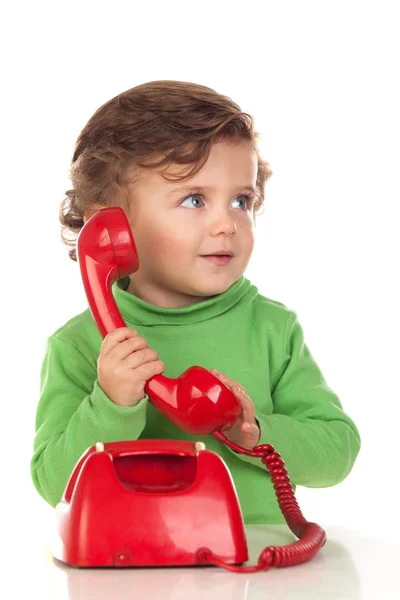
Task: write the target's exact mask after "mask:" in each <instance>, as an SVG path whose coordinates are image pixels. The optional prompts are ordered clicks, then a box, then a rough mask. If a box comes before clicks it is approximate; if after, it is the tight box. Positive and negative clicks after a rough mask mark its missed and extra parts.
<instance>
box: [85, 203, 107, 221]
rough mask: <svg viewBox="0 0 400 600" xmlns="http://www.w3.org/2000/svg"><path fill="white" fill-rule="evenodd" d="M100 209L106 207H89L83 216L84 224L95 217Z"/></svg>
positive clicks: (93, 205)
mask: <svg viewBox="0 0 400 600" xmlns="http://www.w3.org/2000/svg"><path fill="white" fill-rule="evenodd" d="M100 208H104V205H103V204H91V205H90V206H88V208H87V209H86V211H85V212H84V214H83V222H84V223H86V221H88V220H89V219H90V217H93V215H94V213H95V212H97V211H98V210H100Z"/></svg>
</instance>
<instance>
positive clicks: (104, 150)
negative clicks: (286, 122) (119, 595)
mask: <svg viewBox="0 0 400 600" xmlns="http://www.w3.org/2000/svg"><path fill="white" fill-rule="evenodd" d="M258 136H259V134H258V133H257V132H255V130H254V120H253V118H252V117H251V116H250V115H249V114H247V113H244V112H242V111H241V109H240V108H239V106H238V105H237V104H236V103H235V102H233V100H231V99H230V98H228V97H227V96H223V95H221V94H219V93H218V92H216V91H215V90H213V89H211V88H209V87H205V86H202V85H198V84H195V83H188V82H183V81H169V80H165V81H151V82H148V83H144V84H141V85H138V86H136V87H134V88H132V89H130V90H127V91H125V92H123V93H122V94H119V95H118V96H115V97H114V98H112V99H111V100H109V101H108V102H106V103H105V104H103V105H102V106H101V107H100V108H99V109H97V111H96V112H95V113H94V115H93V116H92V117H91V118H90V119H89V121H88V122H87V124H86V125H85V127H84V128H83V130H82V131H81V133H80V135H79V137H78V139H77V141H76V144H75V148H74V153H73V157H72V162H71V168H70V171H69V174H70V179H71V182H72V186H73V189H71V190H67V192H66V196H65V198H64V200H63V201H62V202H61V205H60V211H59V219H60V223H61V226H62V227H61V239H62V241H63V243H64V244H65V245H66V246H68V247H70V248H71V249H70V250H69V256H70V258H71V259H72V260H75V261H76V260H77V258H76V248H75V244H76V237H77V235H78V233H79V231H80V230H81V228H82V227H83V224H84V220H83V216H84V214H85V213H86V212H87V211H88V209H90V207H91V206H93V205H103V206H110V205H121V206H124V203H125V201H126V199H127V188H126V184H127V183H128V178H127V177H128V169H129V173H132V172H133V173H134V172H135V167H139V169H155V168H157V169H159V168H160V167H163V169H161V172H162V173H163V177H164V179H165V180H167V181H186V180H187V179H189V178H191V177H193V175H195V174H196V173H197V172H198V171H199V170H200V169H201V168H202V167H203V166H204V164H205V163H206V161H207V159H208V156H209V154H210V150H211V147H212V145H213V144H214V143H215V142H217V141H220V140H222V139H231V140H243V139H244V140H247V141H249V142H250V143H251V145H252V147H253V149H254V150H255V152H256V154H257V158H258V171H257V180H256V189H257V198H256V201H255V204H254V213H255V214H256V213H257V211H258V210H259V209H260V208H261V207H262V206H263V203H264V185H265V183H266V181H267V180H268V179H269V177H270V176H271V175H272V171H271V170H270V168H269V164H268V163H267V162H266V161H264V160H263V159H262V158H261V156H260V152H259V149H258V147H257V140H258ZM157 158H158V159H159V160H157ZM172 164H175V165H176V164H181V165H193V167H192V169H189V170H188V169H187V168H186V169H183V170H182V171H181V172H179V175H178V177H174V178H172V177H167V176H166V175H165V174H164V173H165V171H166V170H167V169H168V167H169V166H170V165H172ZM132 167H133V169H132ZM136 171H138V169H136ZM133 176H134V175H133ZM132 180H133V179H132V176H131V178H130V179H129V182H130V183H132ZM126 208H128V209H129V207H128V206H126Z"/></svg>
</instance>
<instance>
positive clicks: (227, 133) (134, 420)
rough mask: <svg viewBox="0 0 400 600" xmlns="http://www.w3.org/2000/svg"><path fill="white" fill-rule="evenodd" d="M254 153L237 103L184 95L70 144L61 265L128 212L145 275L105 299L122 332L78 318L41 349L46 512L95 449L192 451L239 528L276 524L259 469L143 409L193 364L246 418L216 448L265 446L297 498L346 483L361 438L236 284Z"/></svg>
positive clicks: (284, 315) (155, 95) (128, 112)
mask: <svg viewBox="0 0 400 600" xmlns="http://www.w3.org/2000/svg"><path fill="white" fill-rule="evenodd" d="M257 140H258V134H257V133H256V132H255V130H254V121H253V118H252V117H251V116H250V115H249V114H247V113H244V112H242V111H241V109H240V107H239V106H238V105H237V104H236V103H235V102H233V101H232V100H231V99H230V98H228V97H226V96H223V95H221V94H219V93H218V92H216V91H214V90H213V89H210V88H208V87H204V86H201V85H196V84H194V83H186V82H180V81H153V82H149V83H145V84H142V85H139V86H137V87H134V88H133V89H130V90H128V91H126V92H124V93H122V94H120V95H118V96H116V97H115V98H113V99H111V100H109V101H108V102H107V103H105V104H104V105H103V106H101V107H100V108H99V109H98V110H97V111H96V112H95V113H94V115H93V116H92V117H91V118H90V119H89V121H88V123H87V124H86V126H85V127H84V129H83V130H82V132H81V134H80V135H79V138H78V140H77V143H76V146H75V150H74V154H73V158H72V166H71V171H70V177H71V181H72V189H71V190H68V191H67V193H66V198H65V199H64V201H63V202H62V204H61V208H60V220H61V224H62V238H63V240H64V242H65V243H66V245H68V246H69V247H70V252H69V255H70V257H71V259H73V260H76V249H75V240H76V235H77V234H78V233H79V231H80V229H81V228H82V226H83V225H84V223H85V222H86V221H87V220H88V219H89V218H90V217H91V216H92V215H93V214H94V213H95V212H96V211H97V210H99V209H101V208H104V207H106V206H121V207H122V208H123V209H124V211H125V213H126V215H127V217H128V219H129V223H130V226H131V228H132V233H133V236H134V239H135V243H136V247H137V251H138V257H139V269H138V270H137V271H136V272H135V273H133V274H131V275H130V276H128V277H125V278H122V279H120V280H119V281H117V282H116V283H115V284H114V285H113V295H114V297H115V300H116V303H117V305H118V308H119V310H120V312H121V314H122V317H123V319H124V321H125V323H126V325H127V326H126V327H121V328H118V329H116V330H114V331H113V332H111V333H109V334H108V335H107V336H106V337H105V338H104V340H103V339H102V337H101V336H100V333H99V331H98V330H97V327H96V325H95V324H94V321H93V318H92V316H91V313H90V311H89V309H87V310H85V311H84V312H83V313H81V314H79V315H77V316H75V317H73V318H71V319H70V320H69V321H68V322H67V323H66V324H65V325H63V326H62V327H60V328H59V329H58V330H57V331H55V332H54V333H53V335H51V336H50V337H49V339H48V341H47V346H46V352H45V356H44V360H43V365H42V370H41V393H40V398H39V403H38V407H37V413H36V435H35V440H34V454H33V457H32V462H31V471H32V478H33V482H34V484H35V486H36V488H37V490H38V492H39V493H40V494H41V495H42V497H43V498H44V499H45V500H46V501H47V502H48V503H50V504H51V505H52V506H55V505H56V504H57V503H58V502H59V501H60V499H61V496H62V493H63V491H64V488H65V486H66V483H67V481H68V478H69V476H70V474H71V472H72V470H73V468H74V466H75V464H76V462H77V461H78V459H79V457H80V456H81V455H82V454H83V452H84V451H85V450H86V449H87V448H88V447H89V446H91V445H92V444H95V443H96V442H98V441H101V442H107V441H118V440H135V439H144V438H146V439H175V440H179V439H181V440H193V441H196V440H197V439H198V440H201V441H203V442H204V443H205V445H206V447H207V449H209V450H212V451H214V452H216V453H217V454H219V455H220V456H221V457H222V458H223V460H224V461H225V463H226V465H227V466H228V468H229V471H230V473H231V475H232V478H233V481H234V483H235V487H236V490H237V493H238V496H239V500H240V505H241V508H242V512H243V517H244V521H245V523H249V524H250V523H285V520H284V518H283V515H282V514H281V512H280V509H279V506H278V504H277V500H276V497H275V492H274V489H273V486H272V483H271V479H270V477H268V475H267V473H266V469H265V466H264V465H263V464H262V463H261V461H260V460H259V459H258V458H253V457H248V456H245V455H242V454H239V453H237V452H235V451H233V450H231V449H229V448H228V447H226V446H224V445H221V444H220V443H219V442H218V441H217V440H216V439H215V438H214V437H212V436H211V435H210V436H202V437H200V438H196V436H193V435H189V434H187V433H185V432H184V431H181V430H180V429H179V428H178V427H176V426H175V425H174V424H173V423H171V422H170V421H169V420H168V419H166V418H165V417H164V416H163V415H161V414H160V413H159V412H158V411H157V410H156V409H155V408H154V407H153V406H152V404H151V403H150V402H149V398H148V396H147V394H146V393H145V392H144V387H145V384H146V381H147V380H149V379H150V378H151V377H153V376H154V375H158V374H160V373H163V374H164V375H165V376H166V377H172V378H175V377H178V376H179V375H180V374H181V373H182V372H183V371H185V370H186V369H188V368H189V367H190V366H192V365H199V366H202V367H204V368H206V369H209V370H211V372H213V373H214V374H215V375H216V376H217V377H219V378H220V380H221V381H222V382H223V383H225V384H226V385H227V386H228V387H229V388H230V389H231V391H232V393H234V394H235V396H236V397H237V399H238V400H239V402H240V404H241V407H242V412H241V414H240V416H239V417H238V419H237V421H236V422H235V423H234V424H233V425H232V427H230V429H228V430H225V431H224V435H226V437H227V438H228V439H229V440H231V441H233V442H235V443H237V444H239V445H241V446H243V447H244V448H247V449H251V448H254V446H256V445H257V444H272V445H273V446H274V448H275V449H276V451H277V452H279V453H280V454H281V456H282V459H283V460H284V461H285V466H286V468H287V470H288V474H289V477H290V479H291V482H292V484H293V487H294V489H296V485H302V486H308V487H328V486H333V485H336V484H338V483H340V482H341V481H343V479H344V478H345V477H347V475H348V474H349V473H350V471H351V469H352V467H353V465H354V462H355V460H356V457H357V455H358V452H359V449H360V436H359V432H358V430H357V428H356V426H355V424H354V422H353V421H352V420H351V418H350V417H349V416H348V415H347V414H346V413H345V412H344V411H343V408H342V404H341V402H340V400H339V398H338V397H337V395H336V394H335V393H334V392H333V391H332V390H331V389H330V388H329V387H328V385H327V383H326V381H325V379H324V376H323V374H322V373H321V370H320V369H319V367H318V365H317V364H316V362H315V360H314V358H313V356H312V355H311V353H310V351H309V349H308V347H307V345H306V344H305V343H304V334H303V330H302V327H301V325H300V323H299V321H298V318H297V314H296V312H294V311H292V310H290V309H289V308H287V307H286V306H285V305H284V304H282V303H281V302H278V301H276V300H272V299H270V298H267V297H265V296H263V295H261V294H260V293H259V292H258V289H257V287H256V286H255V285H253V284H252V283H251V282H250V281H249V280H248V279H247V278H246V277H245V276H244V272H245V270H246V267H247V265H248V264H249V261H250V258H251V254H252V251H253V248H254V236H255V223H256V217H257V216H258V213H259V210H260V209H261V208H262V207H263V203H264V188H265V184H266V182H267V180H268V178H269V177H270V175H271V170H270V168H269V165H268V163H267V162H266V161H264V160H263V159H262V157H261V156H260V151H259V149H258V146H257ZM215 369H218V372H217V371H216V370H215Z"/></svg>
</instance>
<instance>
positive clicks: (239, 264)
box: [129, 141, 257, 308]
mask: <svg viewBox="0 0 400 600" xmlns="http://www.w3.org/2000/svg"><path fill="white" fill-rule="evenodd" d="M179 169H182V166H181V165H174V167H173V168H172V167H170V169H169V171H168V176H169V175H170V174H174V175H175V174H177V173H178V172H179ZM256 178H257V155H256V153H255V152H254V150H253V149H252V148H251V146H250V145H249V144H248V143H247V142H245V141H240V142H239V143H232V142H229V141H221V142H218V143H217V144H214V146H213V147H212V149H211V153H210V156H209V158H208V160H207V162H206V164H205V165H204V167H203V168H202V169H201V170H200V171H199V172H198V173H196V175H194V176H193V177H192V178H191V179H190V180H187V181H185V182H179V181H178V182H168V181H165V180H164V179H163V177H162V176H161V174H159V173H158V172H157V171H154V170H149V171H144V174H143V176H142V177H141V178H140V179H139V181H137V182H135V183H133V184H132V185H130V186H129V199H130V201H131V207H132V208H131V219H130V222H131V226H132V232H133V236H134V238H135V242H136V246H137V251H138V255H139V265H140V267H139V270H138V271H137V272H136V273H134V274H133V275H131V278H130V279H131V281H130V286H129V291H130V292H132V293H133V294H135V295H136V296H138V297H139V298H141V299H143V300H145V301H146V302H150V303H151V304H155V305H157V306H163V307H168V308H173V307H181V306H186V305H188V304H193V303H194V302H198V301H200V300H205V299H206V298H208V297H210V296H214V295H215V294H220V293H222V292H224V291H226V290H227V289H228V288H229V287H230V286H231V285H232V284H233V283H235V281H237V280H238V279H239V278H240V277H241V276H242V275H243V273H244V271H245V269H246V267H247V264H248V262H249V260H250V257H251V253H252V251H253V247H254V216H253V215H254V211H253V205H254V201H255V192H256ZM249 187H251V188H253V191H251V190H250V189H248V188H249ZM200 188H202V189H201V190H200ZM247 195H250V198H249V199H247V198H246V196H247ZM218 250H230V251H232V253H233V257H232V258H231V259H230V261H229V262H228V264H226V265H222V266H221V265H218V264H215V263H214V262H213V261H212V260H210V259H206V258H204V257H203V256H204V255H206V254H212V253H213V252H216V251H218Z"/></svg>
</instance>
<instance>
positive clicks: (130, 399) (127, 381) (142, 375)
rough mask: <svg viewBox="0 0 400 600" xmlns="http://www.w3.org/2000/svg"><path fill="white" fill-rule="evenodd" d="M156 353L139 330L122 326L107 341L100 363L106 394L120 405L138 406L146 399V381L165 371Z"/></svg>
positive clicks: (102, 387)
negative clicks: (139, 334) (140, 335)
mask: <svg viewBox="0 0 400 600" xmlns="http://www.w3.org/2000/svg"><path fill="white" fill-rule="evenodd" d="M157 359H158V354H157V352H156V350H153V349H152V348H149V344H148V343H147V341H146V340H145V339H144V338H142V337H139V336H138V334H137V331H135V330H133V329H130V328H129V327H120V328H118V329H115V331H113V332H112V333H109V334H108V335H107V336H106V337H105V338H104V340H103V343H102V345H101V349H100V355H99V358H98V361H97V375H98V381H99V385H100V387H101V389H102V390H103V392H104V393H105V394H106V395H107V396H108V397H109V399H110V400H111V401H112V402H114V404H118V405H119V406H135V405H136V404H138V402H139V401H140V400H141V399H142V398H143V397H144V396H145V392H144V386H145V385H146V381H147V380H148V379H150V378H151V377H153V376H154V375H159V374H160V373H162V372H163V371H164V368H165V366H164V363H163V362H162V361H161V360H157Z"/></svg>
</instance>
